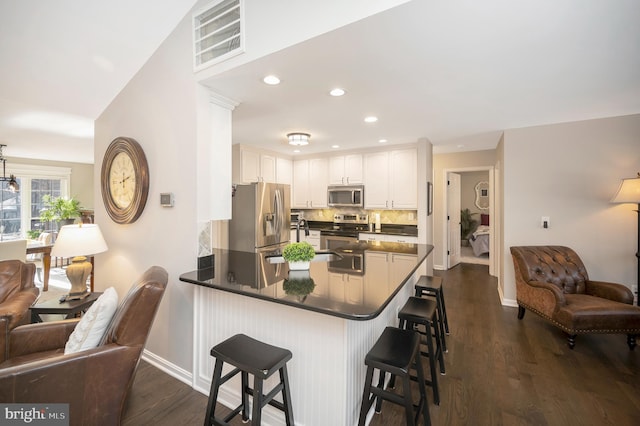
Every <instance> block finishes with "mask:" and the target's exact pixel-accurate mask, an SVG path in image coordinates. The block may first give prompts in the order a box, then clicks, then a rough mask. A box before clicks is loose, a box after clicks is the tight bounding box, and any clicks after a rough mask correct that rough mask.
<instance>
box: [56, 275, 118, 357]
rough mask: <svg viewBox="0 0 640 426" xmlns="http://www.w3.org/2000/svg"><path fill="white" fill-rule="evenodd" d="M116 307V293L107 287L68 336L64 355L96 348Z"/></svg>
mask: <svg viewBox="0 0 640 426" xmlns="http://www.w3.org/2000/svg"><path fill="white" fill-rule="evenodd" d="M117 307H118V293H117V292H116V290H115V289H114V288H113V287H109V288H108V289H106V290H105V291H104V293H102V294H101V295H100V297H98V300H96V301H95V302H94V303H93V305H91V307H90V308H89V309H87V312H86V313H85V314H84V315H83V316H82V318H81V319H80V321H79V322H78V325H76V328H75V329H74V330H73V333H71V336H69V340H68V341H67V344H66V345H65V347H64V353H65V355H66V354H72V353H75V352H80V351H84V350H85V349H91V348H95V347H96V346H98V343H100V340H101V339H102V336H103V335H104V332H105V331H106V330H107V327H108V326H109V323H110V322H111V318H113V314H114V313H115V312H116V308H117Z"/></svg>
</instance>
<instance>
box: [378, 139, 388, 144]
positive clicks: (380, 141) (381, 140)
mask: <svg viewBox="0 0 640 426" xmlns="http://www.w3.org/2000/svg"><path fill="white" fill-rule="evenodd" d="M378 143H387V140H386V139H380V140H379V141H378Z"/></svg>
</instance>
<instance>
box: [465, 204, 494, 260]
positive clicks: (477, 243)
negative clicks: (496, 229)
mask: <svg viewBox="0 0 640 426" xmlns="http://www.w3.org/2000/svg"><path fill="white" fill-rule="evenodd" d="M490 236H491V234H490V228H489V215H488V214H481V215H480V225H478V228H477V229H476V230H475V232H474V233H473V234H471V238H469V244H471V248H473V254H475V255H476V257H480V256H482V255H483V254H487V253H489V239H490Z"/></svg>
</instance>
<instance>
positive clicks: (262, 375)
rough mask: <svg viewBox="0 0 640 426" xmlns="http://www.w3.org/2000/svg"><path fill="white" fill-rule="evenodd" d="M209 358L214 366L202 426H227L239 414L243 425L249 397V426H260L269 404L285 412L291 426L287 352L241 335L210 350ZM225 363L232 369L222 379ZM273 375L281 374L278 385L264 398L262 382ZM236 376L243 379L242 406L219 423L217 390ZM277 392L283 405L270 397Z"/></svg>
mask: <svg viewBox="0 0 640 426" xmlns="http://www.w3.org/2000/svg"><path fill="white" fill-rule="evenodd" d="M211 356H213V357H215V358H216V365H215V368H214V372H213V380H212V381H211V391H210V392H209V402H208V403H207V413H206V417H205V420H204V424H205V426H208V425H226V424H227V422H229V421H230V420H231V419H232V418H234V417H235V416H237V415H238V414H239V413H240V412H242V421H243V422H247V421H248V420H249V395H252V396H253V411H252V415H251V420H252V424H254V425H260V420H261V416H262V408H263V407H264V406H265V405H267V404H269V405H272V406H274V407H276V408H278V409H279V410H281V411H283V412H284V415H285V420H286V422H287V426H292V425H293V408H292V406H291V392H290V390H289V379H288V376H287V361H289V360H290V359H291V357H292V354H291V352H290V351H288V350H287V349H282V348H279V347H277V346H271V345H268V344H266V343H262V342H260V341H258V340H255V339H252V338H251V337H249V336H245V335H244V334H236V335H235V336H232V337H230V338H228V339H227V340H225V341H224V342H222V343H219V344H217V345H216V346H214V347H213V348H212V349H211ZM225 362H226V363H227V364H231V365H232V366H234V367H235V368H234V369H233V370H232V371H230V372H229V373H227V374H226V375H225V376H222V366H223V364H224V363H225ZM276 371H278V372H279V373H280V383H279V384H278V385H276V386H275V387H274V388H273V389H272V390H271V391H270V392H269V393H268V394H266V395H265V394H264V393H263V389H262V387H263V382H264V380H266V379H267V378H269V377H270V376H271V375H272V374H274V373H275V372H276ZM238 373H241V375H242V389H241V393H242V403H241V404H240V405H239V406H238V407H236V408H235V409H234V410H233V411H232V412H231V413H230V414H229V415H228V416H227V417H225V418H224V419H223V420H220V419H219V418H217V417H215V409H216V402H217V399H218V390H219V389H220V386H221V385H222V384H224V383H225V382H227V381H228V380H230V379H231V378H232V377H234V376H235V375H236V374H238ZM249 374H252V375H253V378H254V382H253V383H254V384H253V389H252V388H250V387H249V377H248V376H249ZM279 392H282V401H283V402H282V403H281V402H279V401H274V400H273V397H274V396H276V395H277V394H278V393H279Z"/></svg>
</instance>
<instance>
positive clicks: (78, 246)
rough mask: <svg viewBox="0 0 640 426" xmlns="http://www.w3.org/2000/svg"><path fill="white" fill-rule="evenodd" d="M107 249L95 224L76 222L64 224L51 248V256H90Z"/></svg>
mask: <svg viewBox="0 0 640 426" xmlns="http://www.w3.org/2000/svg"><path fill="white" fill-rule="evenodd" d="M104 251H107V243H106V242H105V241H104V238H103V237H102V232H100V228H99V227H98V225H96V224H92V223H78V224H74V225H65V226H63V227H62V228H60V233H59V234H58V237H57V238H56V242H55V244H54V245H53V249H52V250H51V256H55V257H75V256H91V255H94V254H98V253H102V252H104Z"/></svg>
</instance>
